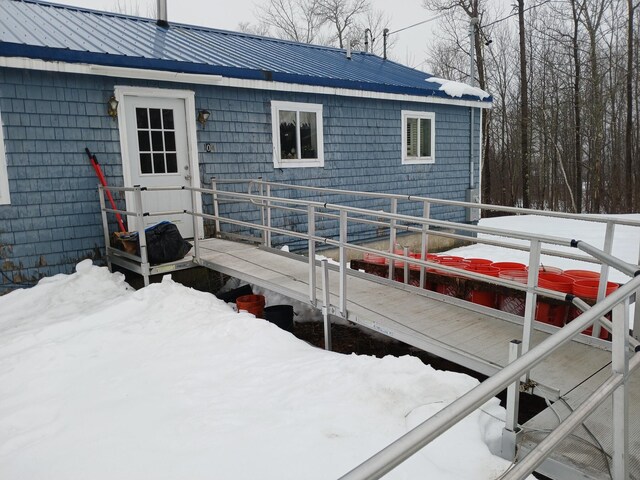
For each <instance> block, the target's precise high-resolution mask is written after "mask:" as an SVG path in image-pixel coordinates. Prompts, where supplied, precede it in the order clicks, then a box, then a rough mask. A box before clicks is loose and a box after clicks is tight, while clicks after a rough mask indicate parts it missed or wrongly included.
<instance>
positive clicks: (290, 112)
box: [271, 100, 324, 168]
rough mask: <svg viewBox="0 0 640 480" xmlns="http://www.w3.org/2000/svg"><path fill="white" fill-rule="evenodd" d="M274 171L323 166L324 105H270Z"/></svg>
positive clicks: (291, 103) (276, 103) (290, 103)
mask: <svg viewBox="0 0 640 480" xmlns="http://www.w3.org/2000/svg"><path fill="white" fill-rule="evenodd" d="M271 128H272V132H273V165H274V167H275V168H301V167H324V147H323V136H322V105H320V104H315V103H297V102H279V101H275V100H274V101H272V102H271Z"/></svg>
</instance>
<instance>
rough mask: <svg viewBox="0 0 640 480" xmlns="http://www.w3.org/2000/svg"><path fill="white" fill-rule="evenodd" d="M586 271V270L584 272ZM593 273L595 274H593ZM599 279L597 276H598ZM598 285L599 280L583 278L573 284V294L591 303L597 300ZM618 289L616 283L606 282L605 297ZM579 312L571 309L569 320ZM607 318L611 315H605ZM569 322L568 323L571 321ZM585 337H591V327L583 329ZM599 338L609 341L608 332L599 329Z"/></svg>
mask: <svg viewBox="0 0 640 480" xmlns="http://www.w3.org/2000/svg"><path fill="white" fill-rule="evenodd" d="M585 271H588V270H585ZM594 273H595V272H594ZM598 277H599V275H598ZM599 285H600V280H599V279H597V278H583V279H581V280H576V281H575V282H574V284H573V294H574V295H576V296H577V297H580V298H581V299H583V300H585V301H586V302H588V303H593V302H595V301H596V300H597V299H598V286H599ZM619 287H620V285H618V284H617V283H614V282H607V286H606V290H605V296H606V295H611V294H612V293H613V292H614V291H615V290H617V289H618V288H619ZM580 313H581V312H580V311H579V310H578V309H577V308H573V309H572V310H571V314H570V317H571V320H573V319H574V318H576V317H577V316H578V315H580ZM607 318H611V314H610V313H609V314H607ZM571 320H569V321H571ZM582 333H583V334H585V335H589V336H591V334H592V333H593V327H589V328H587V329H585V330H584V331H583V332H582ZM600 338H602V339H604V340H608V339H609V332H607V331H606V330H605V329H604V328H601V329H600Z"/></svg>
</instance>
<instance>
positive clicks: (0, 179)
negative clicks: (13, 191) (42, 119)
mask: <svg viewBox="0 0 640 480" xmlns="http://www.w3.org/2000/svg"><path fill="white" fill-rule="evenodd" d="M10 203H11V197H10V195H9V176H8V174H7V154H6V150H5V149H4V133H3V131H2V115H1V114H0V205H9V204H10Z"/></svg>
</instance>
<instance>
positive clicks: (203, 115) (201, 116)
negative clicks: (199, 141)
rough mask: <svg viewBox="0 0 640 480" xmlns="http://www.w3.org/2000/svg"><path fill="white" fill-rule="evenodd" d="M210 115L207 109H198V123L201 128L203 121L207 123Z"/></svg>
mask: <svg viewBox="0 0 640 480" xmlns="http://www.w3.org/2000/svg"><path fill="white" fill-rule="evenodd" d="M210 115H211V113H209V111H208V110H200V111H199V112H198V123H200V125H202V128H204V125H205V123H207V120H209V116H210Z"/></svg>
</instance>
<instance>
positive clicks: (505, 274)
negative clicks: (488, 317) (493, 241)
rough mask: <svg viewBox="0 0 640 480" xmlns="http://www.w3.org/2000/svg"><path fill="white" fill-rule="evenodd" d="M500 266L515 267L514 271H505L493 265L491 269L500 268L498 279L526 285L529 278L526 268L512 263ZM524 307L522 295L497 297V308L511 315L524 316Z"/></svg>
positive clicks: (520, 264)
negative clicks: (510, 265) (508, 265)
mask: <svg viewBox="0 0 640 480" xmlns="http://www.w3.org/2000/svg"><path fill="white" fill-rule="evenodd" d="M500 263H502V264H505V263H511V264H512V265H516V269H515V270H506V269H502V268H500V267H496V264H495V263H494V264H493V265H492V267H496V268H500V273H499V274H498V277H500V278H503V279H505V280H511V281H514V282H518V283H524V284H525V285H526V283H527V281H528V277H529V273H528V272H527V270H526V266H525V265H524V264H522V263H514V262H500ZM520 267H522V268H520ZM524 306H525V296H524V294H523V293H520V294H518V293H515V292H514V294H513V295H499V297H498V308H499V309H500V310H502V311H503V312H508V313H512V314H514V315H520V316H523V315H524Z"/></svg>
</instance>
